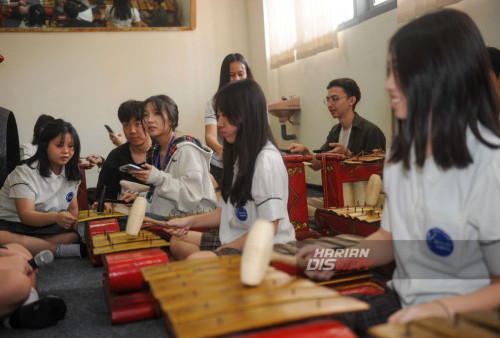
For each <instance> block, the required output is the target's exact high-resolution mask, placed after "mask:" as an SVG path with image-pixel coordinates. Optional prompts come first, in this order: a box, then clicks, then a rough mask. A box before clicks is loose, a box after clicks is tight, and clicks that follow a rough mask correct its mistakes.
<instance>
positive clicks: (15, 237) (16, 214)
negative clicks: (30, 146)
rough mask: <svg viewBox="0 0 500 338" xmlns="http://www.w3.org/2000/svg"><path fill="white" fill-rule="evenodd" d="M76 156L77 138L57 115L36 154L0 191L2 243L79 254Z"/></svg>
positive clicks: (55, 252)
mask: <svg viewBox="0 0 500 338" xmlns="http://www.w3.org/2000/svg"><path fill="white" fill-rule="evenodd" d="M79 156H80V140H79V138H78V134H77V132H76V130H75V129H74V128H73V126H72V125H71V124H70V123H68V122H65V121H63V120H61V119H58V120H55V121H54V122H51V123H49V124H47V125H46V126H45V128H44V129H43V131H42V134H41V135H40V138H39V142H38V149H37V152H36V153H35V155H34V156H33V157H31V158H29V159H27V160H24V161H21V163H20V164H19V165H18V166H17V167H16V168H15V169H14V171H13V172H11V173H10V174H9V176H8V177H7V179H6V180H5V183H4V185H3V187H2V189H1V190H0V245H3V244H7V243H19V244H21V245H23V246H25V247H26V248H27V249H28V250H29V251H30V252H31V253H32V254H36V253H38V252H40V251H42V250H46V249H48V250H50V251H52V252H53V253H54V254H55V255H56V257H58V256H61V257H62V256H80V255H81V252H80V245H79V244H73V243H78V241H79V236H78V233H77V231H76V230H77V220H78V202H77V192H78V185H79V183H80V178H81V176H80V170H79V168H78V159H79ZM82 248H83V246H82Z"/></svg>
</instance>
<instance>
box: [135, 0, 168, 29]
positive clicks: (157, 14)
mask: <svg viewBox="0 0 500 338" xmlns="http://www.w3.org/2000/svg"><path fill="white" fill-rule="evenodd" d="M162 2H163V0H148V4H149V5H150V6H151V7H153V9H152V10H151V11H142V12H141V15H142V17H143V18H144V22H145V23H146V24H147V25H148V26H149V27H166V26H168V13H167V10H166V9H165V8H163V7H162V5H161V3H162Z"/></svg>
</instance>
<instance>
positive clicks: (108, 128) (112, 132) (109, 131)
mask: <svg viewBox="0 0 500 338" xmlns="http://www.w3.org/2000/svg"><path fill="white" fill-rule="evenodd" d="M104 128H106V129H107V130H108V133H111V134H114V133H115V132H114V131H113V129H111V127H110V126H108V125H107V124H105V125H104Z"/></svg>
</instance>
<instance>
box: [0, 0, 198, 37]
mask: <svg viewBox="0 0 500 338" xmlns="http://www.w3.org/2000/svg"><path fill="white" fill-rule="evenodd" d="M195 27H196V0H0V32H81V31H84V32H92V31H97V32H99V31H156V30H159V31H168V30H176V31H179V30H193V29H195Z"/></svg>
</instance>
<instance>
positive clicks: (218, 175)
mask: <svg viewBox="0 0 500 338" xmlns="http://www.w3.org/2000/svg"><path fill="white" fill-rule="evenodd" d="M244 79H253V75H252V70H251V69H250V65H249V64H248V61H247V60H246V59H245V57H244V56H243V55H241V54H239V53H231V54H228V55H226V57H225V58H224V60H223V61H222V65H221V66H220V78H219V87H218V88H217V90H219V89H221V88H222V87H223V86H224V85H225V84H227V83H229V82H233V81H237V80H244ZM214 99H215V98H213V99H212V100H210V101H209V102H208V103H207V107H206V109H205V142H206V144H207V145H208V146H209V147H210V148H211V149H212V150H213V151H214V153H213V155H212V159H211V160H210V173H211V174H212V175H213V177H214V178H215V180H216V181H217V183H218V184H219V185H220V184H221V182H222V153H223V147H222V142H223V141H222V137H220V135H219V134H218V132H217V114H216V113H215V109H214V105H215V102H214Z"/></svg>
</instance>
